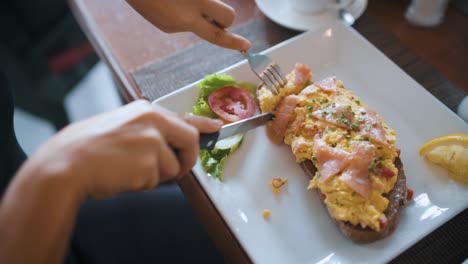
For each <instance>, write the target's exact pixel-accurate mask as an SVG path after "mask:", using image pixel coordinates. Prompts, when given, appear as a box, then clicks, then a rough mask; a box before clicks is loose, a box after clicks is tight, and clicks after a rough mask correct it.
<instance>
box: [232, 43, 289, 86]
mask: <svg viewBox="0 0 468 264" xmlns="http://www.w3.org/2000/svg"><path fill="white" fill-rule="evenodd" d="M241 53H242V54H243V55H244V56H245V58H246V59H247V61H248V62H249V65H250V68H251V69H252V71H253V72H254V73H255V74H256V75H257V76H258V78H260V80H261V81H262V82H263V84H264V85H265V86H266V87H267V88H268V89H270V90H271V91H272V92H273V93H274V94H279V89H280V88H281V87H283V86H285V85H286V82H287V79H286V77H285V75H284V73H283V72H282V71H281V68H280V67H279V65H278V64H277V63H276V62H274V61H273V60H272V59H271V58H270V57H268V56H265V55H262V54H250V53H249V52H248V51H241Z"/></svg>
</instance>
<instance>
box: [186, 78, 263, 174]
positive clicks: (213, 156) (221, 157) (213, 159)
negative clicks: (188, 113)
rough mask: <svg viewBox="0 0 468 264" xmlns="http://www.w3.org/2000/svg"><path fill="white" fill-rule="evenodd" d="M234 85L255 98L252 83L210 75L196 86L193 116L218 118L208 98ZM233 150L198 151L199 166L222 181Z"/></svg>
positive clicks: (254, 87)
mask: <svg viewBox="0 0 468 264" xmlns="http://www.w3.org/2000/svg"><path fill="white" fill-rule="evenodd" d="M232 85H236V86H239V87H241V88H243V89H244V90H246V91H247V92H249V93H250V94H252V96H255V92H256V90H257V86H256V85H255V84H252V83H248V82H243V83H236V81H235V80H234V78H232V77H231V76H229V75H227V74H210V75H207V76H205V78H203V80H202V81H201V82H200V84H199V85H198V92H199V94H198V98H197V101H196V103H195V105H194V106H193V109H192V113H193V114H194V115H200V116H206V117H211V118H216V117H218V116H217V115H216V114H215V113H214V112H213V111H212V110H211V108H210V105H209V104H208V97H209V95H210V94H211V93H212V92H214V91H216V90H218V89H220V88H222V87H225V86H232ZM234 150H235V149H232V150H217V149H214V150H212V151H208V150H206V149H202V150H200V158H201V164H202V167H203V169H204V170H205V171H206V172H207V173H208V174H209V175H211V176H212V177H215V178H218V179H219V180H220V181H222V180H223V168H224V163H225V162H226V160H227V158H228V156H229V154H230V153H232V152H233V151H234Z"/></svg>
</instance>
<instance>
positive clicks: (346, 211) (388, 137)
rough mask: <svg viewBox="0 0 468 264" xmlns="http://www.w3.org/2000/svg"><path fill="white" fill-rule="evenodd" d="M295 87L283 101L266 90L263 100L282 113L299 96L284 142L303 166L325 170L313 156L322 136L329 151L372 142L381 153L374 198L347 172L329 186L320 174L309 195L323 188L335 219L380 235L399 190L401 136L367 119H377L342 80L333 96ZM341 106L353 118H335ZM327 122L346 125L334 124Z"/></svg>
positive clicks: (374, 168) (375, 164)
mask: <svg viewBox="0 0 468 264" xmlns="http://www.w3.org/2000/svg"><path fill="white" fill-rule="evenodd" d="M293 77H294V76H293V73H290V74H289V75H288V76H287V78H288V80H291V79H292V78H293ZM311 84H312V85H311ZM293 86H294V85H293V84H292V82H291V81H289V82H288V85H287V88H286V89H284V90H282V91H281V94H280V95H278V96H276V95H273V94H272V93H271V92H270V91H269V90H267V89H266V88H261V89H260V90H259V92H258V98H259V102H260V107H261V109H262V111H263V112H266V111H273V110H274V109H275V108H277V107H278V105H279V104H280V103H281V100H282V99H283V98H284V97H285V96H287V95H290V94H296V95H297V96H298V103H297V105H296V108H295V110H294V116H295V117H294V121H293V122H292V123H291V124H290V125H289V126H288V128H287V130H286V133H285V137H284V143H286V144H288V145H290V146H291V149H292V151H293V154H294V155H295V158H296V161H297V162H298V163H299V162H303V161H305V160H311V161H312V162H313V163H314V165H315V166H316V167H317V168H318V167H319V166H318V164H317V159H316V157H314V152H313V149H314V137H315V136H316V135H317V134H318V133H319V134H320V135H321V139H322V140H323V142H325V143H326V144H327V145H328V146H330V147H332V148H334V149H339V150H344V151H346V152H347V153H351V152H352V151H353V146H354V145H353V143H352V142H359V141H361V142H362V141H366V142H368V143H370V144H371V145H372V146H374V147H375V152H374V155H375V159H374V160H373V161H372V163H371V164H370V165H369V167H368V175H367V177H368V179H370V182H371V186H372V189H371V192H370V195H369V196H368V197H363V196H362V195H360V194H359V193H357V192H356V191H355V190H353V189H352V188H350V187H349V186H348V185H347V184H345V182H343V181H342V180H341V179H340V176H341V175H342V174H341V173H342V172H343V171H341V172H340V173H338V174H337V175H334V176H333V177H332V178H331V179H329V180H327V181H322V180H321V179H320V171H318V172H317V173H316V177H314V178H313V179H312V180H310V184H309V186H308V189H313V188H318V189H319V190H320V191H321V193H322V194H323V195H324V196H325V200H324V203H325V204H326V205H327V207H328V210H329V212H330V214H331V215H332V216H333V217H334V218H335V219H337V220H339V221H347V222H350V223H351V224H353V225H360V226H361V227H363V228H365V227H370V228H372V229H374V230H377V231H379V230H380V229H381V228H382V220H384V219H385V215H384V213H383V212H384V211H385V209H386V208H387V206H388V203H389V201H388V199H387V198H386V197H385V196H384V195H385V194H386V193H388V192H389V191H390V190H392V189H393V186H394V184H395V182H396V179H397V177H396V175H398V170H397V168H396V167H395V166H394V160H395V158H396V157H397V156H398V153H397V149H396V147H395V140H396V137H395V135H396V133H395V131H394V130H392V129H391V128H390V127H389V126H388V125H387V124H386V123H385V121H384V120H383V119H382V118H381V117H380V116H378V115H377V114H372V116H369V117H367V116H366V115H371V113H370V112H369V113H368V111H367V109H368V107H367V106H366V105H365V104H364V103H363V102H361V101H360V100H359V98H358V97H357V96H355V95H354V94H353V93H352V92H351V91H350V90H346V89H345V88H344V87H343V84H342V83H341V82H340V81H338V80H336V82H335V88H336V90H335V91H334V92H333V93H331V92H329V91H326V90H323V89H320V86H319V85H313V83H312V82H310V81H309V82H308V83H307V84H306V85H305V87H306V88H305V89H304V86H303V87H293ZM306 90H307V91H306ZM301 91H303V92H301ZM338 106H342V107H341V108H340V109H345V110H346V111H347V112H346V115H351V114H352V115H353V116H350V117H349V118H345V112H342V113H341V116H339V117H333V115H334V114H335V115H336V113H333V112H335V110H334V109H338ZM343 107H344V108H343ZM330 109H331V110H330ZM327 111H328V112H327ZM350 113H351V114H350ZM320 115H321V116H320ZM326 118H330V120H335V122H342V124H341V123H337V124H340V125H337V124H334V123H333V122H329V121H327V119H326ZM333 118H335V119H333ZM340 118H341V119H340ZM365 118H366V119H365ZM372 118H373V119H372ZM349 120H353V122H349ZM368 120H371V121H372V120H373V121H372V122H371V121H368ZM379 121H380V123H379ZM365 122H367V123H365ZM366 124H367V125H366ZM377 126H378V127H377ZM378 128H380V130H381V131H384V140H382V141H380V142H379V140H376V138H374V137H372V136H373V135H375V133H374V132H375V131H376V130H377V129H378ZM382 129H383V130H382ZM367 132H368V133H367ZM366 133H367V134H366ZM373 133H374V134H373ZM367 135H370V136H367ZM382 168H384V170H385V171H383V170H382ZM385 175H386V176H385ZM389 175H392V176H389Z"/></svg>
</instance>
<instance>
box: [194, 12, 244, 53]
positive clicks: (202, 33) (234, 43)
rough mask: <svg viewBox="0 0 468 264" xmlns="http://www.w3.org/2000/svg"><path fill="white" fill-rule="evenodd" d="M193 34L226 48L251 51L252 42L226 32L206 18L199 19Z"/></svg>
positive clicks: (195, 23)
mask: <svg viewBox="0 0 468 264" xmlns="http://www.w3.org/2000/svg"><path fill="white" fill-rule="evenodd" d="M193 32H194V33H195V34H197V35H198V36H199V37H201V38H203V39H205V40H207V41H209V42H211V43H213V44H215V45H218V46H221V47H224V48H228V49H234V50H248V49H250V46H251V44H250V41H248V40H247V39H245V38H244V37H241V36H239V35H237V34H234V33H231V32H229V31H225V30H224V29H222V28H220V27H217V26H215V25H213V24H212V23H210V22H209V21H208V20H206V19H204V18H200V19H197V20H196V21H195V22H194V25H193Z"/></svg>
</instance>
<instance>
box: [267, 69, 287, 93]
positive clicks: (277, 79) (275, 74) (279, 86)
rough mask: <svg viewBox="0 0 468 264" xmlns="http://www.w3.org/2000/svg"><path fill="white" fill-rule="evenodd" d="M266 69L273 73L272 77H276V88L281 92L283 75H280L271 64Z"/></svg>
mask: <svg viewBox="0 0 468 264" xmlns="http://www.w3.org/2000/svg"><path fill="white" fill-rule="evenodd" d="M265 70H266V71H267V72H269V73H270V75H272V79H275V90H276V92H277V93H279V89H280V88H281V87H282V86H283V85H282V82H283V81H282V80H281V76H278V74H277V73H276V70H275V69H274V67H273V65H269V66H268V67H267V68H266V69H265Z"/></svg>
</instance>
